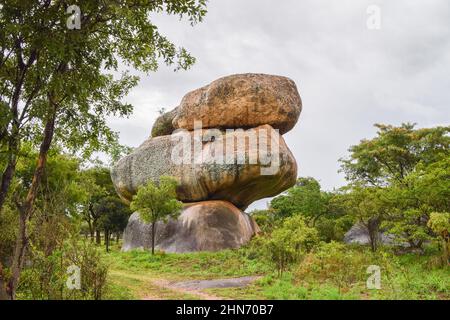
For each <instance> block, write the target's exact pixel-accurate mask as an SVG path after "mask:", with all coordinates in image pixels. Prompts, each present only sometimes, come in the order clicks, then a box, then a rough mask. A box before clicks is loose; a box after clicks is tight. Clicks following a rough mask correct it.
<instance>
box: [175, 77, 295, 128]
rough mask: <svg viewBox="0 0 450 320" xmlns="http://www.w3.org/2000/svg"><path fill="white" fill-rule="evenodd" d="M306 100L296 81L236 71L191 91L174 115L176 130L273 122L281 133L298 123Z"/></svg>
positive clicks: (245, 125)
mask: <svg viewBox="0 0 450 320" xmlns="http://www.w3.org/2000/svg"><path fill="white" fill-rule="evenodd" d="M301 109H302V101H301V98H300V95H299V93H298V90H297V86H296V85H295V83H294V81H292V80H291V79H289V78H287V77H282V76H275V75H267V74H254V73H246V74H236V75H231V76H227V77H223V78H219V79H217V80H215V81H213V82H211V83H210V84H209V85H206V86H204V87H202V88H199V89H196V90H194V91H191V92H189V93H187V94H186V95H185V96H184V97H183V99H182V101H181V103H180V105H179V106H178V107H177V108H176V109H175V110H174V111H175V112H173V113H172V114H171V116H172V117H173V119H172V126H173V128H174V129H186V130H193V129H194V121H202V127H203V128H252V127H257V126H260V125H263V124H269V125H271V126H272V127H273V128H275V129H279V131H280V134H284V133H286V132H288V131H289V130H291V129H292V128H293V127H294V125H295V124H296V123H297V120H298V117H299V116H300V112H301Z"/></svg>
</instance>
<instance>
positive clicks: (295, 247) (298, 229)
mask: <svg viewBox="0 0 450 320" xmlns="http://www.w3.org/2000/svg"><path fill="white" fill-rule="evenodd" d="M318 241H319V236H318V234H317V230H316V229H314V228H310V227H308V226H307V225H306V223H305V221H304V220H303V218H302V217H301V216H293V217H289V218H286V219H285V220H284V222H283V225H282V226H281V227H280V228H278V229H275V230H274V231H273V232H272V234H271V235H270V236H269V237H268V238H266V241H265V243H264V248H265V253H266V255H267V256H268V257H269V259H270V261H271V262H272V263H273V264H274V265H275V267H276V270H277V271H278V275H279V276H281V275H282V274H283V272H284V271H286V269H287V268H288V267H289V265H290V264H292V263H294V262H296V261H298V260H299V259H300V258H301V257H302V256H303V255H304V254H306V253H307V252H309V251H310V250H311V249H312V248H313V247H314V246H315V245H316V244H317V243H318Z"/></svg>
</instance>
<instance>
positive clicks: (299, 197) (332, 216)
mask: <svg viewBox="0 0 450 320" xmlns="http://www.w3.org/2000/svg"><path fill="white" fill-rule="evenodd" d="M339 197H340V194H338V193H336V192H325V191H322V190H321V188H320V184H319V182H318V181H317V180H315V179H314V178H311V177H307V178H299V179H298V180H297V183H296V185H295V186H294V187H292V188H290V189H288V190H287V192H286V194H284V195H281V196H278V197H276V198H274V199H273V200H272V201H271V203H270V213H272V216H273V218H272V217H271V219H269V220H268V222H270V223H271V224H272V226H275V224H276V219H283V218H286V217H290V216H293V215H301V216H302V217H304V219H305V221H306V222H307V224H308V225H309V226H313V227H316V229H317V231H318V232H319V236H320V238H321V239H322V240H324V241H331V240H342V238H343V237H344V234H345V232H346V231H347V230H348V229H350V227H351V219H349V218H348V217H346V212H345V210H343V207H342V205H340V202H339V201H338V199H339ZM260 220H262V219H260ZM274 220H275V221H274ZM272 221H274V222H272ZM262 222H263V223H264V222H265V221H262Z"/></svg>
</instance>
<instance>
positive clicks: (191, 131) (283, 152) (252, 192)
mask: <svg viewBox="0 0 450 320" xmlns="http://www.w3.org/2000/svg"><path fill="white" fill-rule="evenodd" d="M301 109H302V102H301V99H300V95H299V94H298V91H297V87H296V85H295V83H294V82H293V81H292V80H290V79H289V78H286V77H281V76H273V75H264V74H250V73H249V74H238V75H231V76H228V77H223V78H220V79H218V80H215V81H213V82H212V83H210V84H209V85H207V86H204V87H202V88H199V89H196V90H194V91H191V92H189V93H187V94H186V95H185V96H184V97H183V99H182V101H181V103H180V105H179V106H178V107H176V108H175V109H173V110H171V111H169V112H167V113H165V114H163V115H161V116H160V117H159V118H158V119H157V120H156V122H155V124H154V125H153V128H152V134H151V138H149V139H147V140H146V141H145V142H144V143H143V144H142V145H141V146H139V147H138V148H136V149H135V150H134V151H133V152H132V153H131V154H129V155H128V156H126V157H124V158H122V159H121V160H120V161H119V162H118V163H117V164H116V165H115V166H114V167H113V169H112V172H111V177H112V180H113V183H114V186H115V188H116V190H117V192H118V194H119V195H120V196H121V198H122V199H124V200H125V201H127V202H129V201H131V200H132V197H133V195H135V194H136V192H137V190H138V188H139V187H140V186H142V185H144V184H146V183H147V182H148V181H153V182H154V183H158V182H159V178H160V177H161V176H163V175H168V176H173V177H175V178H176V179H177V180H178V182H179V186H178V189H177V198H178V199H179V200H180V201H183V202H184V203H185V207H184V209H183V210H182V213H181V215H180V217H179V218H178V219H177V220H171V221H169V222H167V223H162V222H159V223H158V224H157V228H156V229H157V231H156V238H157V239H156V247H157V248H159V249H161V250H165V251H169V252H187V251H202V250H205V251H211V250H220V249H226V248H236V247H239V246H241V245H243V244H245V243H246V242H248V241H249V240H250V238H251V237H252V235H253V234H254V233H255V232H257V230H258V227H257V225H256V223H255V222H254V220H253V219H252V218H251V217H250V216H248V215H247V214H245V213H244V212H242V211H241V210H245V208H247V207H248V206H249V205H250V204H251V203H252V202H254V201H256V200H258V199H262V198H266V197H272V196H275V195H277V194H279V193H281V192H283V191H284V190H286V189H288V188H290V187H291V186H293V185H294V184H295V181H296V178H297V163H296V161H295V158H294V157H293V155H292V153H291V151H290V150H289V148H288V147H287V145H286V143H285V141H284V139H283V137H282V136H281V134H284V133H286V132H288V131H289V130H291V129H292V128H293V127H294V125H295V124H296V122H297V120H298V117H299V115H300V112H301ZM199 125H200V126H201V127H200V128H198V126H199ZM193 202H194V203H193ZM150 246H151V229H150V228H149V226H148V225H147V224H145V223H143V222H142V221H141V220H140V219H139V214H138V213H134V214H133V215H132V217H131V218H130V220H129V223H128V226H127V228H126V230H125V234H124V244H123V249H124V250H130V249H133V248H139V247H143V248H149V247H150Z"/></svg>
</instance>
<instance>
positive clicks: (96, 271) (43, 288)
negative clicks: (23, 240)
mask: <svg viewBox="0 0 450 320" xmlns="http://www.w3.org/2000/svg"><path fill="white" fill-rule="evenodd" d="M31 262H32V265H31V267H28V268H26V269H25V270H24V272H23V275H22V277H21V282H20V285H19V293H18V295H19V298H20V299H45V300H47V299H52V300H53V299H56V300H65V299H70V300H73V299H81V300H92V299H95V300H100V299H102V297H103V295H104V293H105V287H106V277H107V272H108V267H107V265H106V264H105V263H104V262H103V260H102V258H101V253H100V251H99V250H98V249H97V248H96V247H95V246H94V245H93V244H91V243H90V242H86V241H82V240H80V239H79V238H78V237H75V238H68V239H67V240H64V241H63V242H62V243H61V245H60V246H59V247H58V248H55V249H54V250H52V251H51V252H50V253H49V254H48V253H46V252H45V251H40V250H39V249H38V248H33V251H32V257H31ZM70 266H76V267H78V268H80V275H81V288H80V289H70V288H69V287H68V286H67V280H68V277H69V275H70V272H68V270H69V271H70V269H68V268H69V267H70Z"/></svg>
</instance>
